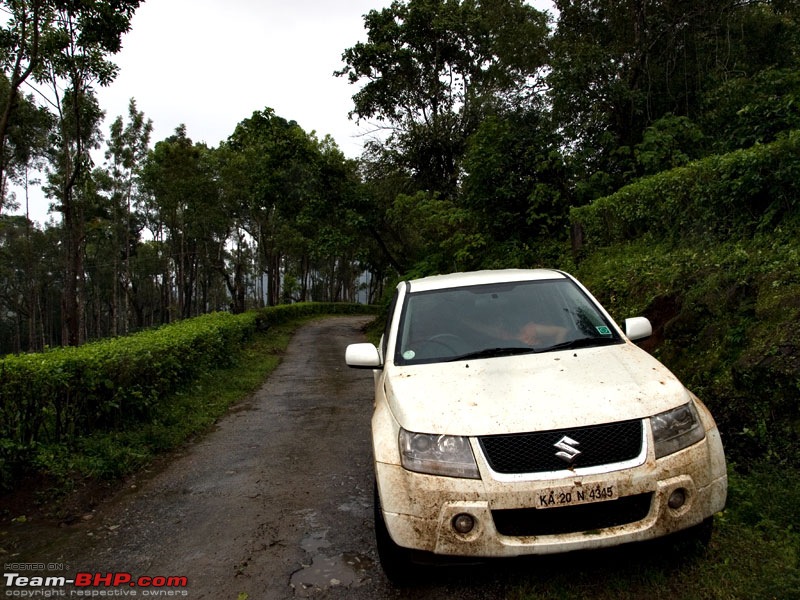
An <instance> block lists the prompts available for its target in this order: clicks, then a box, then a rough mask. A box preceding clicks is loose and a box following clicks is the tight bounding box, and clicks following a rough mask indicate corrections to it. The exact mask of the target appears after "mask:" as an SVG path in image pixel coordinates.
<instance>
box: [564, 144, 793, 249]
mask: <svg viewBox="0 0 800 600" xmlns="http://www.w3.org/2000/svg"><path fill="white" fill-rule="evenodd" d="M799 197H800V131H793V132H791V133H790V134H789V135H787V136H786V137H785V138H783V139H781V140H779V141H777V142H774V143H772V144H767V145H759V146H754V147H752V148H749V149H747V150H740V151H737V152H732V153H730V154H724V155H719V156H710V157H708V158H705V159H702V160H698V161H696V162H693V163H691V164H689V165H686V166H684V167H679V168H676V169H672V170H670V171H665V172H663V173H659V174H658V175H654V176H652V177H647V178H644V179H641V180H639V181H637V182H635V183H633V184H631V185H628V186H626V187H624V188H622V189H621V190H619V191H618V192H616V193H614V194H612V195H610V196H606V197H604V198H599V199H597V200H596V201H594V202H593V203H592V204H589V205H587V206H581V207H576V208H573V209H572V211H571V219H572V222H573V224H574V225H577V226H579V227H580V228H582V230H583V236H584V240H585V241H586V243H588V244H591V245H597V246H605V245H608V244H612V243H616V242H622V241H626V240H632V239H635V238H638V237H640V236H642V235H644V234H649V235H652V236H653V237H655V238H665V239H681V238H684V237H686V236H687V235H692V236H694V237H697V236H707V237H711V238H719V237H723V236H726V235H728V234H730V233H732V232H742V233H754V232H755V231H768V230H769V228H771V227H774V226H775V225H776V224H777V223H780V222H786V220H787V219H788V218H793V219H795V220H796V219H797V213H798V208H799V207H800V201H799V200H798V198H799Z"/></svg>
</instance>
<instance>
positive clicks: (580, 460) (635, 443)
mask: <svg viewBox="0 0 800 600" xmlns="http://www.w3.org/2000/svg"><path fill="white" fill-rule="evenodd" d="M642 426H643V425H642V421H641V420H639V419H637V420H635V421H622V422H619V423H607V424H605V425H593V426H590V427H575V428H572V429H558V430H553V431H537V432H534V433H520V434H509V435H493V436H486V437H481V438H479V441H480V445H481V448H482V449H483V453H484V455H485V456H486V460H487V461H488V463H489V466H490V467H491V468H492V469H493V470H494V471H495V472H496V473H508V474H512V473H541V472H547V471H560V470H563V469H566V468H572V469H577V468H582V467H596V466H599V465H607V464H614V463H619V462H624V461H627V460H632V459H634V458H636V457H637V456H639V454H640V453H641V451H642ZM565 436H566V437H568V438H570V439H572V440H574V441H575V442H578V444H574V445H573V444H571V445H573V447H574V448H576V449H577V450H580V454H579V455H578V456H577V457H576V458H575V459H574V460H573V462H572V463H571V464H570V463H567V462H565V461H564V460H562V459H561V458H559V457H558V456H556V454H557V453H558V452H559V449H558V448H556V446H555V445H556V444H557V443H558V442H559V441H560V440H562V439H563V438H564V437H565Z"/></svg>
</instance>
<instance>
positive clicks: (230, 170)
mask: <svg viewBox="0 0 800 600" xmlns="http://www.w3.org/2000/svg"><path fill="white" fill-rule="evenodd" d="M225 146H226V148H227V152H228V162H227V164H226V165H225V166H224V167H223V168H224V171H223V173H224V178H225V179H226V181H227V182H228V183H227V184H226V185H225V189H226V190H228V191H229V193H231V194H235V196H236V197H238V198H239V202H240V203H241V206H242V210H243V211H244V215H245V218H244V219H243V220H242V224H243V226H244V227H245V228H246V230H247V232H248V234H249V235H250V236H251V237H252V239H253V240H254V241H255V244H256V247H257V248H258V255H259V260H260V266H259V273H266V276H267V304H268V305H274V304H278V303H279V302H280V298H281V290H280V282H281V273H282V268H281V267H282V262H283V258H284V249H285V247H286V245H287V244H290V243H291V242H292V240H293V239H296V237H297V230H296V228H295V227H294V221H295V219H296V218H297V216H298V215H299V214H300V212H301V211H302V210H303V206H304V205H305V204H306V203H307V202H308V201H309V198H310V197H311V196H312V194H313V193H314V189H315V185H316V173H315V168H314V165H315V163H316V160H317V157H318V150H317V148H316V147H315V144H314V142H313V140H312V139H311V138H310V137H309V136H308V134H306V132H305V131H303V129H302V128H301V127H300V126H299V125H298V124H297V123H296V122H294V121H287V120H286V119H283V118H281V117H279V116H277V115H276V114H275V111H273V110H272V109H271V108H266V109H264V110H263V111H260V112H254V113H253V114H252V116H251V117H250V118H248V119H245V120H244V121H242V122H240V123H239V124H238V125H237V126H236V129H235V131H234V132H233V134H232V135H231V136H230V137H229V138H228V140H227V141H226V142H225ZM234 189H236V190H237V191H235V192H233V191H232V190H234Z"/></svg>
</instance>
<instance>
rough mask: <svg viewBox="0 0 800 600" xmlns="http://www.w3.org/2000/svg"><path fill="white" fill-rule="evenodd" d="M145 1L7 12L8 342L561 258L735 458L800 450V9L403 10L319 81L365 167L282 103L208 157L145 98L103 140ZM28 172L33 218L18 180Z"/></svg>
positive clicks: (726, 3)
mask: <svg viewBox="0 0 800 600" xmlns="http://www.w3.org/2000/svg"><path fill="white" fill-rule="evenodd" d="M138 4H139V3H138V2H136V1H133V0H131V1H128V2H110V1H103V0H96V1H94V2H64V1H61V0H19V1H14V2H8V1H3V2H2V4H0V6H2V9H3V14H4V15H7V17H8V19H7V21H6V23H5V25H4V26H3V27H2V30H1V31H0V63H2V66H3V77H0V110H2V120H0V141H1V142H2V145H1V146H0V155H1V156H0V182H1V183H2V196H0V202H2V204H0V281H1V282H2V284H1V285H0V352H3V353H6V352H14V353H19V352H29V351H39V350H43V349H45V348H47V347H58V346H75V345H81V344H85V343H86V342H87V341H91V340H95V339H99V338H104V337H108V336H119V335H122V334H127V333H132V332H136V331H140V330H142V329H146V328H148V327H153V326H159V325H163V324H168V323H172V322H175V321H179V320H181V319H186V318H189V317H196V316H199V315H203V314H205V313H209V312H213V311H219V310H224V311H229V312H231V313H244V312H246V311H247V310H249V309H253V308H260V307H264V306H267V305H277V304H281V303H288V302H295V301H305V300H317V301H339V300H355V299H360V300H362V301H366V302H370V303H371V302H377V301H379V300H380V299H381V298H382V296H383V292H384V290H385V289H387V288H391V287H392V286H391V284H392V282H393V281H394V280H395V279H396V278H399V277H410V276H418V275H427V274H431V273H437V272H450V271H457V270H468V269H479V268H496V267H531V266H549V267H553V266H555V267H562V268H566V269H567V270H571V271H574V272H575V273H576V274H577V275H579V277H580V278H581V280H582V281H584V283H586V284H587V285H588V287H589V288H590V289H592V290H593V291H594V292H595V293H596V295H598V296H599V297H600V299H601V300H602V301H603V302H604V303H606V304H607V305H609V306H610V307H611V308H612V311H613V312H614V316H615V317H617V318H625V317H627V316H631V315H630V314H627V312H628V311H638V312H640V313H641V312H644V313H645V314H647V315H648V316H649V317H650V318H651V319H652V320H653V321H654V324H655V326H656V331H657V335H656V336H655V341H654V345H653V347H652V348H651V350H652V351H653V352H655V353H656V354H658V355H659V356H660V357H661V358H662V359H664V360H665V362H667V363H668V366H670V367H671V368H674V369H675V370H676V371H678V372H679V375H680V376H681V377H682V379H683V380H684V381H686V383H687V384H689V385H690V386H692V387H693V388H695V389H697V390H699V391H700V392H703V397H704V399H706V401H707V402H708V403H709V404H710V405H711V408H712V411H713V412H714V413H715V414H720V415H721V420H722V421H723V423H724V425H725V433H726V435H727V440H731V441H732V443H734V445H735V446H736V448H735V452H734V454H735V455H736V456H737V457H740V458H741V459H742V460H744V459H745V458H746V457H747V456H748V452H750V451H751V450H752V451H753V452H752V454H753V455H754V456H755V455H758V456H762V455H770V453H772V454H771V455H772V456H780V458H781V459H782V460H783V459H787V460H788V459H789V457H793V458H792V460H794V461H796V460H798V458H797V455H796V452H795V453H792V452H791V451H790V450H788V448H790V447H791V443H790V442H791V441H792V440H796V439H797V438H798V437H799V436H800V407H799V406H800V402H799V401H798V397H800V377H798V362H800V358H799V357H800V350H798V346H797V342H796V341H795V340H796V339H800V335H798V336H794V337H793V336H792V335H789V334H788V333H787V332H793V331H796V330H797V323H798V315H799V314H800V307H798V300H797V299H798V297H800V291H799V290H798V281H799V280H800V274H798V272H797V264H798V261H797V260H796V258H797V254H798V242H797V235H796V232H797V227H798V204H797V185H798V184H797V181H798V177H797V175H798V173H799V172H800V152H798V141H800V138H798V133H797V131H798V130H800V75H799V74H800V23H799V22H798V19H799V18H800V5H798V3H797V2H794V1H791V0H707V1H704V2H689V1H685V0H658V1H647V0H611V1H608V0H602V1H601V0H555V2H554V7H553V11H552V12H551V13H549V14H548V13H543V12H541V11H539V10H537V9H536V8H534V7H533V6H531V5H530V4H528V3H527V2H524V1H523V0H395V1H393V2H391V4H388V5H387V6H386V7H384V8H380V9H375V10H371V11H369V12H368V13H367V14H366V15H365V16H364V27H365V34H366V35H365V39H364V40H363V41H360V42H359V41H355V40H354V43H353V45H352V46H351V47H350V48H346V49H343V53H342V56H341V61H342V66H341V68H340V69H339V70H338V71H337V72H336V73H335V74H332V76H339V77H343V78H345V79H346V80H347V81H349V82H351V83H353V84H354V88H353V89H354V94H353V109H352V112H351V117H352V118H353V119H355V120H358V121H360V122H362V123H364V124H367V125H372V126H374V128H375V130H376V132H380V134H381V135H379V136H376V137H375V138H371V139H369V140H368V141H367V142H366V144H365V148H364V153H363V155H362V156H361V157H359V158H358V159H350V158H347V157H345V156H344V155H343V153H342V152H341V150H340V149H339V148H338V147H337V146H336V144H335V141H334V140H332V139H330V138H323V139H319V138H318V137H317V136H316V134H314V133H309V132H306V131H304V130H303V128H302V126H301V124H298V123H296V122H293V121H288V120H286V119H284V118H282V117H281V116H279V115H277V114H276V113H275V111H274V110H272V109H270V108H269V107H268V105H269V99H268V98H265V108H264V109H262V110H259V111H256V112H254V113H253V114H252V115H249V116H244V115H243V118H242V120H241V121H240V122H239V124H238V125H237V126H236V128H235V130H234V131H233V132H232V133H231V135H230V136H229V137H228V138H227V139H226V140H223V141H221V142H220V144H219V145H218V146H217V147H209V146H207V145H206V144H200V143H195V142H193V141H192V140H191V138H190V132H188V131H187V130H186V128H185V127H182V126H181V127H178V128H177V129H176V131H175V132H174V134H173V135H171V136H169V137H168V138H166V139H164V140H159V141H155V143H152V141H151V140H150V136H151V132H152V124H151V123H150V121H149V120H148V119H147V117H146V115H144V114H143V113H141V112H140V111H139V110H138V109H137V107H136V103H135V100H133V99H132V100H131V103H130V108H129V112H128V114H127V115H122V116H119V117H117V118H116V119H115V120H114V121H113V123H112V125H111V127H110V129H109V131H108V132H107V135H104V134H103V133H102V132H101V131H100V127H101V117H102V107H100V106H98V104H97V99H96V94H95V91H96V86H101V85H105V84H107V83H108V82H109V81H111V80H113V77H114V76H115V74H116V68H115V67H114V65H113V62H112V61H113V55H114V54H115V53H116V52H117V51H118V50H119V43H120V40H121V38H122V36H123V35H124V33H125V32H126V31H127V30H128V29H129V27H130V18H131V16H132V15H133V12H134V10H135V9H136V7H137V6H138ZM24 82H34V83H35V84H36V85H38V86H40V88H42V89H44V88H47V87H48V86H49V87H50V88H51V89H52V95H53V97H54V98H55V100H56V101H55V102H53V103H52V104H46V103H43V102H41V101H40V100H39V97H36V96H33V95H31V94H27V95H26V94H25V93H24V92H23V90H25V89H26V88H25V87H24V86H23V83H24ZM103 144H104V146H103ZM99 147H104V148H105V154H104V156H105V160H104V162H103V164H100V165H98V164H94V162H93V161H92V156H93V154H92V150H94V149H96V148H99ZM35 171H41V172H43V173H44V179H43V182H42V184H41V187H42V190H43V191H44V193H45V194H46V195H47V196H48V198H49V199H50V200H51V201H52V203H53V207H54V211H55V212H56V213H57V214H58V215H59V216H60V219H59V220H58V221H55V222H51V223H48V224H46V225H45V226H37V225H36V224H34V223H32V222H31V221H30V220H29V219H28V218H27V217H26V216H23V215H20V214H16V212H17V211H19V210H22V209H23V207H21V206H19V201H18V200H17V199H16V198H15V196H14V195H13V193H12V192H11V189H12V188H11V184H14V185H16V186H17V187H19V186H22V188H23V189H24V188H25V187H26V186H35V185H37V184H36V183H34V182H32V181H30V180H29V176H30V175H31V174H32V173H34V172H35ZM23 212H24V211H23ZM793 261H794V262H793ZM698 357H701V358H702V368H696V365H697V364H698V362H697V361H698ZM693 365H694V366H693ZM765 386H766V388H765ZM764 389H769V390H770V393H769V394H764V393H763V391H764ZM778 431H780V433H781V435H780V437H779V438H778V437H776V436H773V435H771V434H772V433H775V432H778ZM727 440H726V441H727ZM795 447H797V446H795Z"/></svg>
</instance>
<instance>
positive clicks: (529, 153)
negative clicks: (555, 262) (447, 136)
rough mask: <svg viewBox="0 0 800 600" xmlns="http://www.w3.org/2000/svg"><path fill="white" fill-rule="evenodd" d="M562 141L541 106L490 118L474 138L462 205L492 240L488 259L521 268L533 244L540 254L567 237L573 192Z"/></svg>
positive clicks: (470, 148)
mask: <svg viewBox="0 0 800 600" xmlns="http://www.w3.org/2000/svg"><path fill="white" fill-rule="evenodd" d="M561 144H562V140H561V138H560V136H559V135H558V134H557V132H556V131H555V127H554V125H553V123H552V122H551V121H550V119H549V118H548V116H547V115H546V114H545V113H543V112H541V111H537V110H519V111H515V112H511V113H508V114H506V115H503V116H497V117H489V118H487V119H486V120H485V121H483V123H482V124H481V126H480V127H479V128H478V131H477V132H476V133H475V134H474V135H473V136H472V137H471V138H470V140H469V144H468V149H467V153H466V156H465V159H464V170H465V173H466V175H465V177H464V185H463V193H462V203H463V204H464V206H466V207H467V208H469V209H470V210H472V211H474V212H475V213H476V218H477V219H478V220H479V222H480V223H481V229H482V231H484V232H485V234H486V237H487V239H488V240H491V241H492V243H491V250H490V251H488V252H486V253H485V255H487V256H486V258H487V259H493V260H497V261H498V262H499V263H500V264H516V265H519V266H522V264H524V263H525V261H531V255H532V254H533V252H532V248H537V249H538V252H539V254H541V251H542V246H543V245H546V244H548V243H550V242H551V241H552V240H559V239H561V240H563V239H565V237H566V232H567V222H568V215H569V206H570V200H571V196H570V192H569V181H568V174H567V169H566V165H565V163H564V158H563V154H562V151H561Z"/></svg>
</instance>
